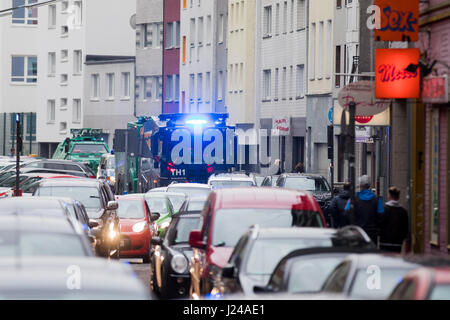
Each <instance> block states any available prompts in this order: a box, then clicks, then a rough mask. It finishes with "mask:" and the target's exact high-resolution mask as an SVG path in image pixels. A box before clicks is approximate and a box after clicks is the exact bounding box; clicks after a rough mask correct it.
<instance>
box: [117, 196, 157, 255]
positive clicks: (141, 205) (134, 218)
mask: <svg viewBox="0 0 450 320" xmlns="http://www.w3.org/2000/svg"><path fill="white" fill-rule="evenodd" d="M116 200H117V203H118V204H119V208H118V209H117V212H118V215H119V219H120V257H121V258H142V260H143V262H144V263H150V257H151V245H150V240H151V238H152V236H153V234H152V228H151V225H152V223H154V221H156V220H158V218H159V214H157V213H153V214H152V213H151V211H150V209H149V207H148V205H147V202H146V201H145V199H144V198H143V197H135V196H116Z"/></svg>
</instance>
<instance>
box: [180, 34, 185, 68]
mask: <svg viewBox="0 0 450 320" xmlns="http://www.w3.org/2000/svg"><path fill="white" fill-rule="evenodd" d="M181 51H182V62H183V64H186V36H183V48H182V50H181Z"/></svg>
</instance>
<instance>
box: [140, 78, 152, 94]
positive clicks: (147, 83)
mask: <svg viewBox="0 0 450 320" xmlns="http://www.w3.org/2000/svg"><path fill="white" fill-rule="evenodd" d="M152 96H153V77H142V100H152Z"/></svg>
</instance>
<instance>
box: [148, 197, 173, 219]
mask: <svg viewBox="0 0 450 320" xmlns="http://www.w3.org/2000/svg"><path fill="white" fill-rule="evenodd" d="M145 201H147V205H148V207H149V208H150V212H151V213H156V212H157V213H159V214H160V216H161V217H160V218H163V217H164V216H166V215H168V214H169V208H168V207H167V198H166V197H165V196H162V197H155V196H150V197H149V196H146V197H145Z"/></svg>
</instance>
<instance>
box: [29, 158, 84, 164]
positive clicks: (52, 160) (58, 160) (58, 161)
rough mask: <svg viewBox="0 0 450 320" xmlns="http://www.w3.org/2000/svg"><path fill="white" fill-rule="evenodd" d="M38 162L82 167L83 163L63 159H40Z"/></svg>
mask: <svg viewBox="0 0 450 320" xmlns="http://www.w3.org/2000/svg"><path fill="white" fill-rule="evenodd" d="M37 162H52V163H63V164H75V165H80V164H83V163H82V162H78V161H72V160H62V159H40V160H37Z"/></svg>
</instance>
